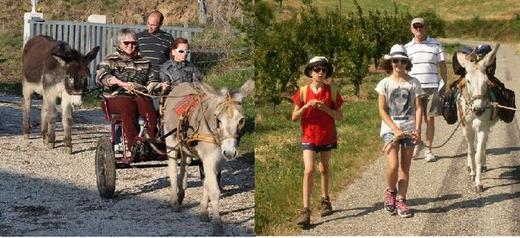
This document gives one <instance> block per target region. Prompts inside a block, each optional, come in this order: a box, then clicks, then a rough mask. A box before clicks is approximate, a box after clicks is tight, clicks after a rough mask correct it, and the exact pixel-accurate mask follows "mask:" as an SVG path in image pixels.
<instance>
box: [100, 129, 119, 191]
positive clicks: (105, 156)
mask: <svg viewBox="0 0 520 238" xmlns="http://www.w3.org/2000/svg"><path fill="white" fill-rule="evenodd" d="M96 182H97V187H98V191H99V196H101V197H103V198H112V197H114V191H115V190H116V162H115V157H114V150H113V147H112V142H111V141H110V139H109V138H108V137H103V138H100V139H99V140H98V143H97V148H96Z"/></svg>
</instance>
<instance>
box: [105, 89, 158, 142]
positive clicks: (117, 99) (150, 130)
mask: <svg viewBox="0 0 520 238" xmlns="http://www.w3.org/2000/svg"><path fill="white" fill-rule="evenodd" d="M105 99H106V107H107V108H106V110H108V111H105V113H110V114H113V113H119V115H120V116H121V121H122V123H121V124H122V127H123V137H124V139H125V140H126V141H127V142H128V144H127V148H128V149H130V150H131V149H132V147H133V146H134V143H135V140H136V137H137V136H138V133H139V131H138V130H139V127H138V125H137V115H138V114H137V113H139V115H141V118H143V119H144V122H145V125H144V126H145V127H146V132H147V134H148V136H149V138H155V136H156V134H157V112H156V111H155V109H154V107H153V102H152V100H151V99H150V98H147V97H141V96H113V97H106V98H105Z"/></svg>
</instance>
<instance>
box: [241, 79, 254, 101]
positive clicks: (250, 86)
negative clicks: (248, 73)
mask: <svg viewBox="0 0 520 238" xmlns="http://www.w3.org/2000/svg"><path fill="white" fill-rule="evenodd" d="M254 90H255V81H254V80H252V79H249V80H247V81H246V82H245V83H244V85H242V87H240V94H242V96H243V97H247V96H249V94H251V93H252V92H253V91H254Z"/></svg>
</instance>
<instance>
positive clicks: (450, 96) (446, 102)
mask: <svg viewBox="0 0 520 238" xmlns="http://www.w3.org/2000/svg"><path fill="white" fill-rule="evenodd" d="M441 105H442V116H443V117H444V120H446V123H448V124H449V125H451V124H454V123H455V122H457V119H458V116H457V90H456V88H455V89H453V88H450V89H449V90H448V91H446V93H445V94H444V96H443V97H441Z"/></svg>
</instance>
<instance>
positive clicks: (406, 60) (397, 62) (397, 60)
mask: <svg viewBox="0 0 520 238" xmlns="http://www.w3.org/2000/svg"><path fill="white" fill-rule="evenodd" d="M392 63H394V64H408V59H392Z"/></svg>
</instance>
